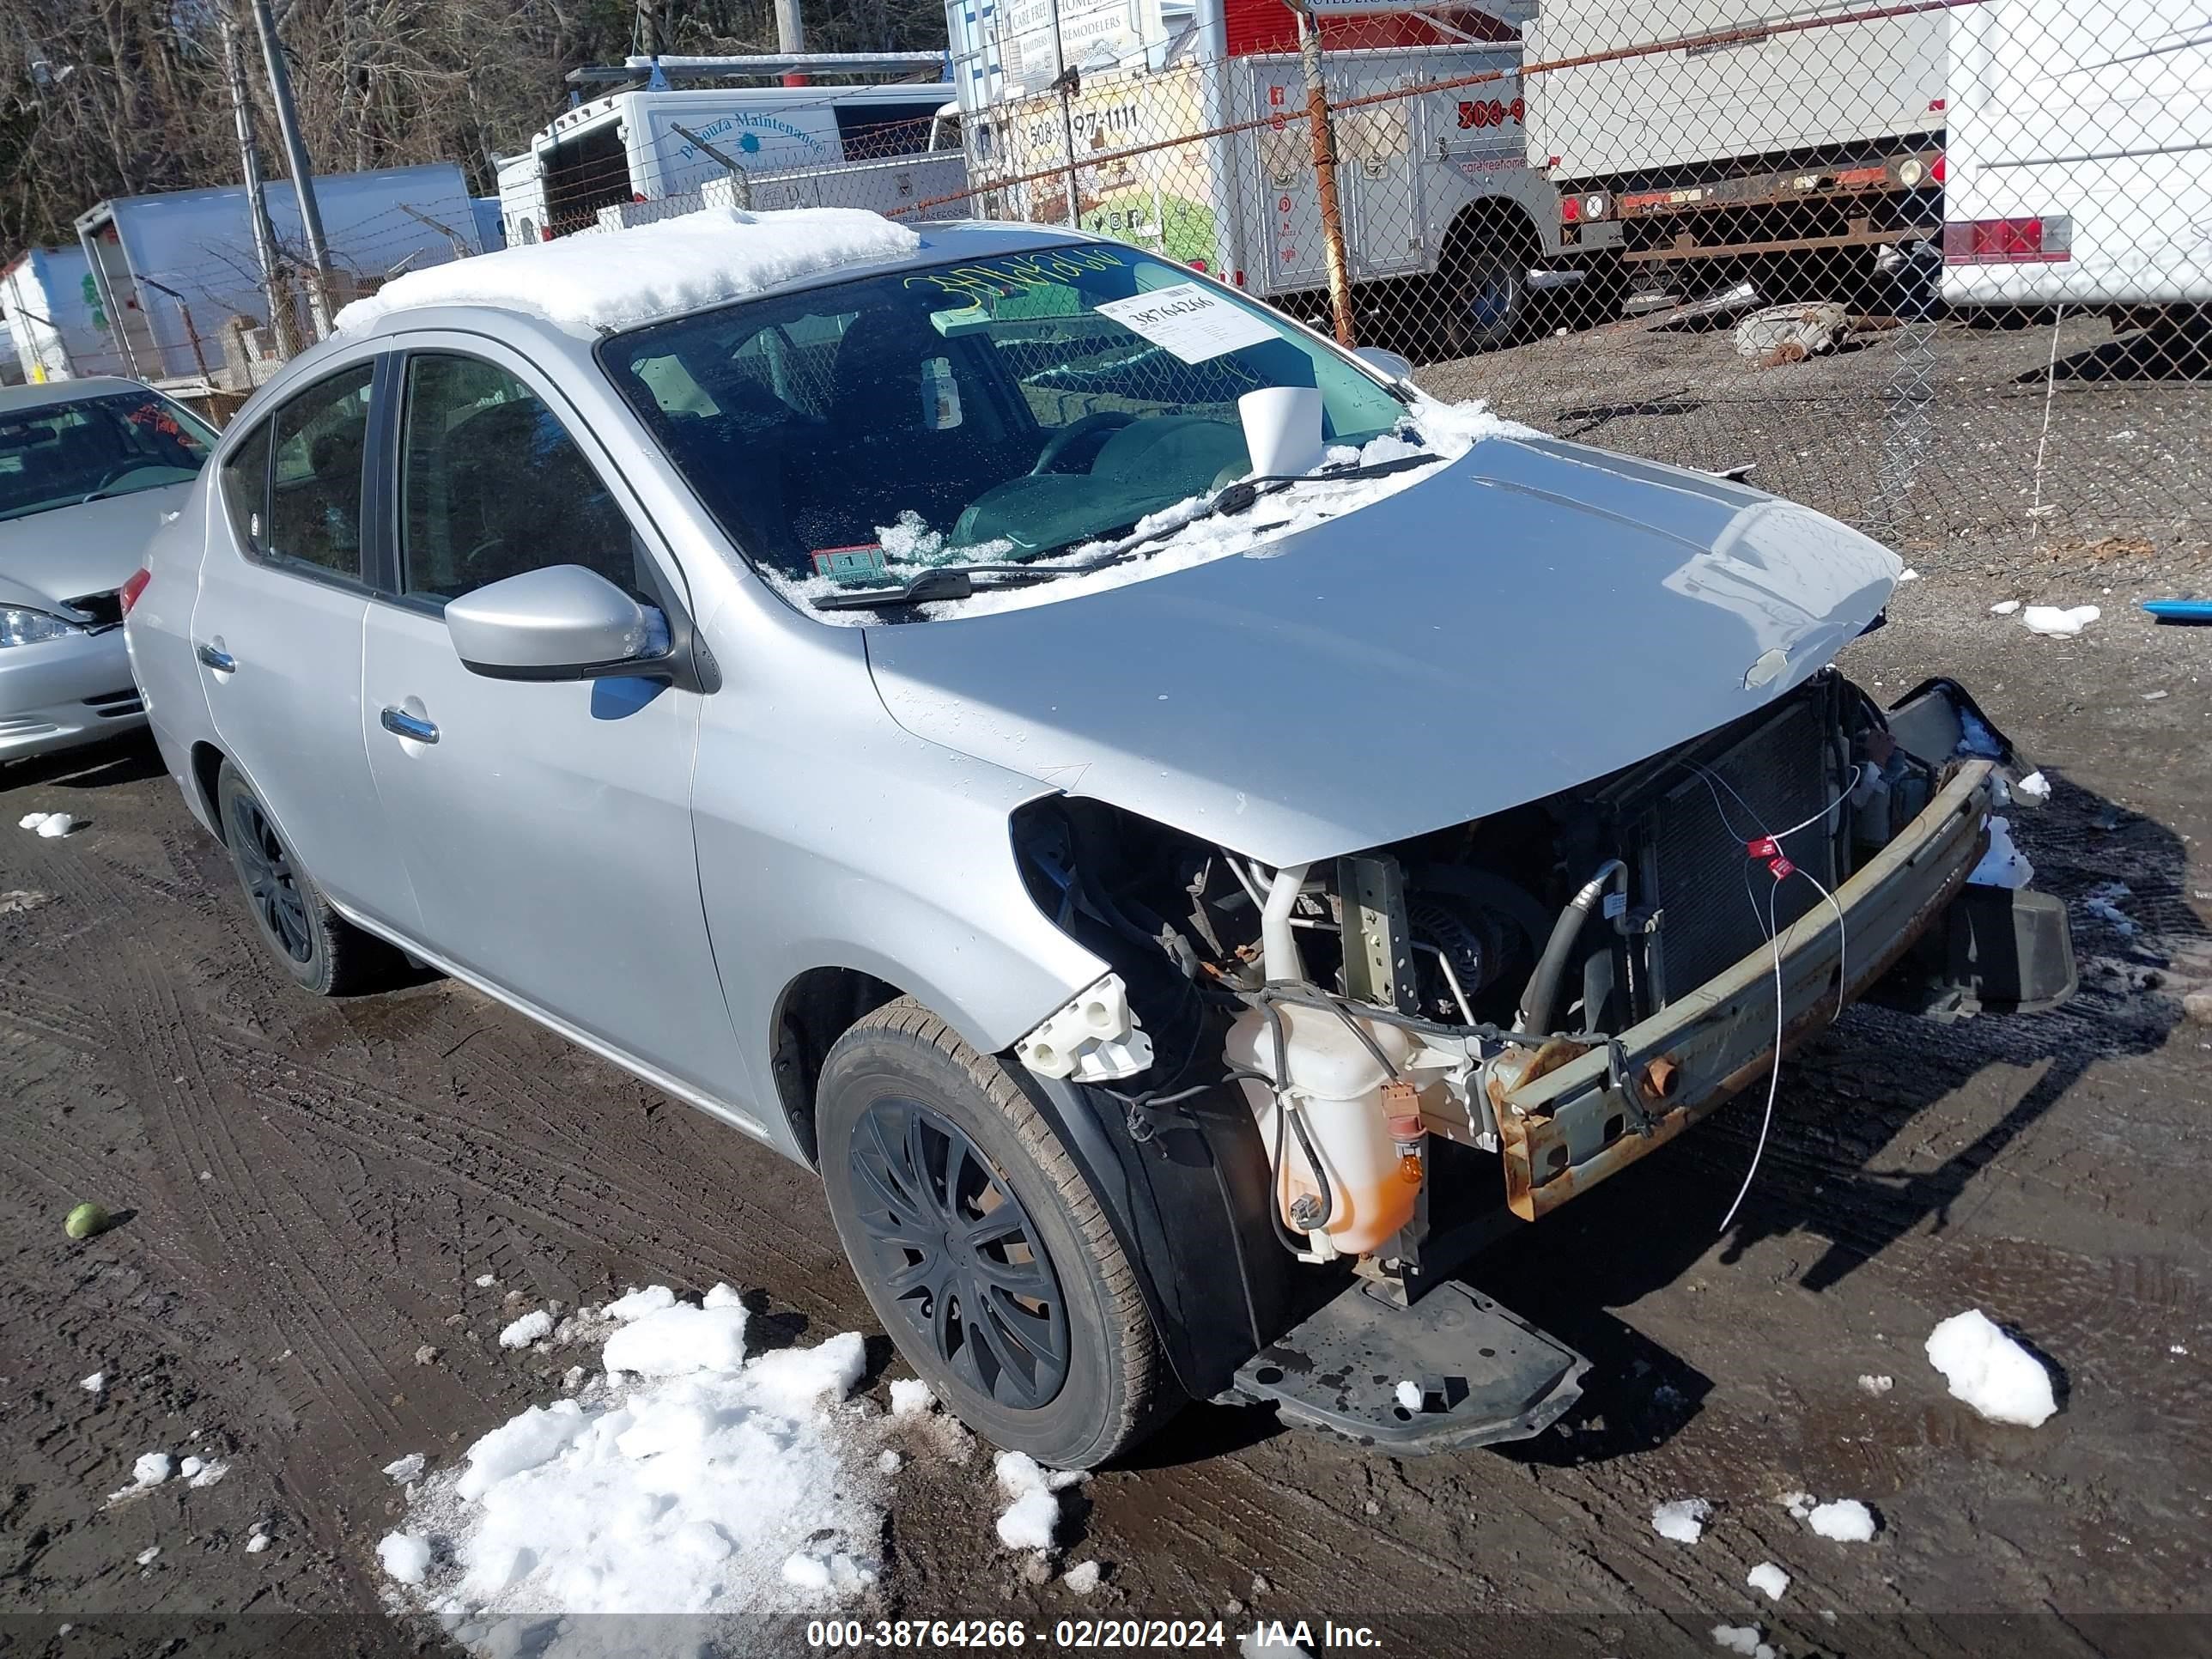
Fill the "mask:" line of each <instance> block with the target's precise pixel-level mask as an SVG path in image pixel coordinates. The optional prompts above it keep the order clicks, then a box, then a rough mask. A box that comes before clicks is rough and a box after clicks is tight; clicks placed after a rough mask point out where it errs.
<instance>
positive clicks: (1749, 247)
mask: <svg viewBox="0 0 2212 1659" xmlns="http://www.w3.org/2000/svg"><path fill="white" fill-rule="evenodd" d="M1969 9H1972V8H1969ZM1951 27H1953V23H1952V21H1951V18H1950V14H1949V11H1948V9H1936V8H1930V9H1923V10H1919V11H1911V12H1904V13H1901V14H1900V12H1899V8H1897V7H1895V6H1891V5H1883V6H1872V5H1869V6H1864V7H1859V8H1854V7H1853V6H1851V5H1850V4H1848V3H1836V0H1830V3H1828V4H1826V5H1824V6H1821V7H1819V8H1816V9H1806V10H1797V11H1790V12H1783V11H1779V10H1775V9H1771V0H1765V3H1762V0H1648V3H1644V4H1640V5H1637V6H1633V7H1625V6H1623V5H1621V4H1620V0H1543V3H1542V5H1541V9H1539V11H1538V13H1537V15H1536V17H1535V20H1534V23H1533V25H1532V26H1531V27H1530V30H1529V33H1528V62H1529V63H1530V64H1531V65H1534V66H1536V67H1537V71H1538V72H1537V73H1536V74H1534V76H1532V81H1533V82H1534V84H1533V85H1532V87H1531V89H1530V95H1529V102H1528V108H1529V112H1530V117H1529V128H1528V136H1529V143H1530V155H1531V157H1532V159H1534V160H1535V161H1537V163H1538V165H1539V166H1540V167H1541V168H1542V169H1543V171H1544V172H1545V173H1546V174H1547V176H1548V177H1549V178H1550V179H1551V180H1552V181H1553V184H1554V185H1556V186H1557V187H1558V188H1559V191H1560V194H1561V197H1562V201H1563V203H1564V204H1565V211H1566V212H1567V213H1569V214H1570V215H1571V216H1572V219H1573V222H1574V228H1575V230H1576V233H1577V242H1578V245H1579V246H1581V247H1582V248H1583V250H1584V251H1585V252H1588V253H1590V254H1593V255H1596V256H1599V258H1600V259H1601V261H1612V260H1617V261H1618V262H1619V264H1618V265H1617V267H1614V268H1613V269H1611V270H1605V269H1604V267H1603V265H1602V264H1601V266H1600V267H1599V269H1601V270H1602V271H1603V274H1604V276H1605V280H1604V282H1603V283H1601V289H1604V290H1606V291H1607V292H1611V293H1615V294H1617V293H1619V292H1620V291H1621V290H1622V289H1625V288H1626V286H1627V284H1628V283H1629V282H1630V281H1631V280H1632V278H1633V276H1634V274H1635V272H1636V270H1637V269H1638V267H1644V268H1645V269H1649V268H1650V267H1652V266H1655V265H1661V264H1680V263H1683V262H1698V261H1720V262H1723V265H1725V266H1726V267H1729V268H1730V269H1732V270H1741V271H1745V272H1748V273H1751V274H1754V275H1757V276H1760V277H1761V279H1762V286H1763V287H1767V288H1771V289H1773V290H1775V292H1774V293H1773V295H1772V296H1771V297H1777V298H1780V297H1786V293H1787V290H1790V289H1795V288H1800V287H1802V286H1803V284H1804V283H1806V282H1807V281H1808V280H1810V281H1813V282H1814V283H1817V284H1824V285H1826V286H1827V287H1830V288H1832V287H1834V286H1836V285H1837V283H1838V271H1839V270H1842V271H1844V272H1848V273H1849V275H1850V279H1851V280H1855V281H1856V280H1871V279H1872V278H1873V276H1875V272H1876V270H1877V269H1878V268H1879V266H1880V264H1881V262H1880V260H1879V258H1878V256H1879V254H1880V252H1881V250H1883V249H1885V248H1889V247H1892V246H1896V245H1899V244H1917V243H1921V242H1929V241H1932V240H1934V239H1935V237H1936V234H1937V227H1938V226H1939V225H1940V223H1941V221H1942V211H1941V195H1942V191H1941V185H1942V152H1943V145H1944V132H1945V118H1946V78H1947V74H1948V46H1947V40H1948V32H1949V30H1950V28H1951ZM1555 65H1556V66H1557V67H1554V66H1555ZM1718 274H1719V271H1718V270H1716V271H1715V275H1716V276H1718Z"/></svg>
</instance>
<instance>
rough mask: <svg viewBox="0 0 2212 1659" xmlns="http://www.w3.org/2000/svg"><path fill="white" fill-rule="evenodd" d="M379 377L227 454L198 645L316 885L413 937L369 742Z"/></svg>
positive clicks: (211, 682)
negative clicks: (364, 713)
mask: <svg viewBox="0 0 2212 1659" xmlns="http://www.w3.org/2000/svg"><path fill="white" fill-rule="evenodd" d="M376 369H377V360H376V358H375V357H374V355H368V356H362V357H361V358H359V359H358V360H357V361H356V362H351V363H349V364H346V365H344V366H343V367H342V368H337V369H334V370H333V371H331V373H330V374H326V375H324V376H323V377H321V378H320V379H319V380H315V381H314V382H313V384H312V385H309V386H306V387H303V388H302V389H301V390H300V391H298V392H295V393H293V394H291V395H289V396H288V397H287V398H284V400H283V402H282V403H280V404H277V405H276V408H275V409H273V410H270V412H269V413H268V414H267V415H265V416H262V417H261V418H260V419H259V421H258V422H256V424H255V425H254V426H253V428H252V430H251V431H250V432H249V433H248V434H247V435H246V437H245V439H244V440H243V441H240V442H237V443H234V444H232V445H229V446H226V447H225V449H224V452H223V459H222V462H221V463H220V465H221V466H222V475H221V479H220V483H221V488H220V489H219V490H218V491H217V492H216V494H217V495H218V497H219V499H218V500H217V501H215V502H214V503H212V504H211V506H210V511H209V515H208V538H209V545H208V550H207V556H206V557H205V558H204V559H203V560H202V562H201V566H200V590H199V597H198V599H197V601H196V602H195V604H194V605H193V607H192V646H193V650H194V653H195V654H196V656H197V659H198V665H199V674H200V679H201V682H202V684H204V687H205V688H206V692H207V701H208V710H209V714H210V716H211V717H212V719H213V720H214V722H215V729H216V736H217V737H218V738H221V740H222V746H223V750H224V752H225V753H226V754H228V756H229V757H230V759H231V760H232V761H233V762H234V763H235V764H236V765H237V766H239V767H240V769H242V770H243V771H244V772H245V773H246V776H247V777H248V778H249V779H251V780H252V783H253V787H254V788H255V790H256V791H257V792H258V793H259V795H260V797H261V799H262V801H263V804H264V805H266V806H267V807H268V809H269V811H270V812H271V813H272V814H273V815H274V816H275V817H276V823H277V827H278V829H280V830H281V831H282V833H283V836H284V839H285V841H286V842H287V843H288V844H289V846H290V847H291V848H292V850H293V852H294V854H295V855H296V856H297V857H298V859H299V860H300V861H301V863H302V864H303V865H305V866H306V867H307V871H308V872H309V873H310V874H311V875H312V876H313V878H314V880H315V882H316V884H317V885H319V887H321V888H322V890H324V891H325V893H327V894H328V895H329V896H331V898H332V899H333V900H334V901H335V902H337V903H338V904H339V905H341V906H343V907H344V908H348V909H350V910H352V911H354V912H356V913H357V914H359V915H364V916H366V917H368V919H370V920H371V921H383V922H385V923H386V924H387V925H389V926H392V927H399V928H403V929H404V928H409V927H411V926H412V925H413V922H414V920H415V915H414V896H413V893H412V890H410V887H409V886H408V884H407V876H406V871H405V868H404V866H403V865H402V864H401V862H400V860H399V855H398V850H397V849H396V848H393V847H392V845H391V844H390V842H388V841H387V840H386V837H385V836H384V834H383V830H382V826H381V823H380V818H379V814H378V812H377V809H376V798H375V794H374V789H373V787H372V786H371V784H370V781H369V772H368V750H367V749H366V747H365V745H364V744H363V743H362V720H361V666H362V657H361V651H362V645H361V641H362V623H363V621H364V620H365V619H366V617H367V616H368V592H369V586H368V570H367V569H366V568H365V565H364V560H365V559H367V558H368V550H369V548H370V547H371V546H372V544H373V543H374V532H375V526H374V512H375V503H374V501H373V500H372V499H371V497H370V495H369V492H368V489H367V488H366V472H365V464H366V459H367V455H368V446H369V422H370V416H371V413H372V399H371V386H372V383H373V381H374V378H375V374H376Z"/></svg>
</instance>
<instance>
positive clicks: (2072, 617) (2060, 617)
mask: <svg viewBox="0 0 2212 1659" xmlns="http://www.w3.org/2000/svg"><path fill="white" fill-rule="evenodd" d="M2104 614H2105V613H2104V612H2103V611H2100V610H2099V609H2098V608H2097V607H2096V606H2095V605H2075V606H2074V607H2073V608H2072V609H2070V610H2068V609H2064V608H2062V607H2061V606H2058V605H2029V606H2028V607H2027V610H2025V611H2021V613H2020V619H2021V621H2022V622H2023V623H2027V631H2028V632H2029V633H2031V634H2050V635H2056V636H2057V637H2058V638H2060V639H2071V638H2073V637H2074V635H2076V634H2078V633H2080V632H2081V630H2082V629H2085V628H2087V626H2088V625H2089V624H2090V623H2093V622H2094V621H2096V620H2097V618H2098V617H2101V616H2103V615H2104Z"/></svg>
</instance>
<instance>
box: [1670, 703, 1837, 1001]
mask: <svg viewBox="0 0 2212 1659" xmlns="http://www.w3.org/2000/svg"><path fill="white" fill-rule="evenodd" d="M1827 708H1828V702H1827V700H1826V698H1820V697H1805V696H1801V697H1798V698H1796V699H1793V700H1792V701H1791V702H1790V703H1789V704H1788V705H1787V706H1786V707H1785V708H1781V709H1778V710H1777V711H1776V712H1775V714H1773V716H1772V717H1771V719H1769V720H1765V722H1763V723H1762V724H1760V725H1759V726H1757V727H1755V728H1754V729H1753V731H1752V732H1749V733H1748V734H1747V735H1746V736H1745V737H1744V738H1741V740H1740V741H1738V742H1737V743H1736V744H1735V745H1733V746H1732V747H1730V748H1729V749H1726V750H1723V751H1722V752H1721V753H1720V754H1719V755H1717V757H1711V758H1710V759H1708V760H1706V761H1705V767H1706V768H1707V769H1708V770H1709V771H1710V773H1711V776H1707V775H1705V774H1702V773H1699V772H1698V771H1695V770H1692V769H1690V768H1689V767H1687V766H1684V767H1681V768H1679V769H1676V771H1675V772H1674V774H1673V775H1671V776H1669V777H1668V778H1666V779H1663V780H1662V782H1661V786H1660V791H1659V793H1657V795H1656V797H1655V798H1654V799H1653V800H1652V802H1651V804H1650V808H1649V809H1648V811H1646V813H1645V814H1644V817H1643V822H1642V827H1641V829H1640V831H1639V833H1638V837H1637V839H1638V845H1639V847H1640V849H1641V854H1642V856H1641V859H1640V863H1641V865H1642V869H1641V871H1640V872H1639V873H1640V875H1641V878H1642V879H1641V882H1640V884H1639V890H1640V893H1641V895H1642V898H1643V902H1644V903H1645V904H1646V905H1655V904H1656V906H1657V907H1658V908H1659V909H1660V911H1661V918H1660V925H1659V927H1658V930H1657V932H1656V934H1655V935H1654V936H1653V939H1652V941H1651V945H1652V949H1651V964H1650V966H1651V987H1652V991H1653V993H1654V995H1655V997H1656V1006H1662V1007H1663V1006H1665V1005H1666V1004H1667V1003H1668V1002H1671V1001H1673V1000H1674V999H1676V998H1678V997H1680V996H1682V995H1684V994H1686V993H1688V992H1690V991H1692V990H1695V989H1696V988H1697V987H1699V986H1700V985H1702V984H1704V983H1705V981H1707V980H1709V979H1711V977H1712V976H1713V975H1715V974H1717V973H1719V972H1720V971H1721V970H1722V969H1724V968H1726V967H1728V966H1729V965H1730V964H1731V963H1735V962H1736V961H1738V960H1740V959H1741V957H1744V956H1745V955H1747V953H1749V952H1750V951H1754V950H1758V949H1759V948H1760V947H1761V946H1763V945H1765V942H1766V938H1767V932H1766V906H1767V902H1768V899H1769V898H1770V896H1771V898H1772V901H1773V904H1774V925H1775V927H1777V928H1782V927H1788V926H1789V925H1790V923H1791V922H1793V921H1796V920H1797V919H1798V918H1799V917H1800V916H1802V915H1804V914H1805V913H1806V912H1807V911H1808V910H1810V909H1812V908H1814V906H1815V905H1822V904H1825V903H1826V900H1825V899H1823V898H1822V897H1821V896H1820V893H1819V891H1818V890H1816V889H1815V888H1814V885H1813V884H1812V883H1811V882H1809V881H1807V880H1806V879H1804V878H1803V877H1802V876H1793V877H1791V878H1789V879H1788V880H1786V881H1784V883H1783V884H1782V885H1781V887H1780V888H1779V889H1777V888H1776V887H1775V878H1774V877H1773V876H1772V875H1771V873H1770V872H1768V870H1767V868H1766V866H1765V862H1764V861H1763V860H1753V858H1752V857H1751V856H1750V854H1748V853H1747V851H1746V850H1745V843H1746V842H1748V841H1751V840H1753V838H1755V837H1757V836H1760V835H1762V834H1765V833H1769V832H1771V831H1774V830H1780V829H1790V827H1791V826H1792V825H1794V824H1797V823H1802V822H1803V821H1804V820H1805V819H1807V818H1809V817H1813V816H1814V814H1816V813H1819V812H1820V811H1821V809H1822V808H1824V807H1826V805H1828V804H1829V803H1830V802H1831V801H1832V800H1833V799H1835V797H1836V794H1837V793H1838V789H1837V784H1838V781H1839V780H1838V779H1837V778H1835V777H1834V775H1833V771H1834V766H1835V762H1834V750H1833V749H1832V746H1831V744H1830V743H1829V741H1828V736H1829V733H1828V729H1827V721H1828V716H1827V714H1826V710H1827ZM1831 828H1832V826H1830V825H1828V824H1827V823H1815V824H1814V825H1812V826H1810V827H1808V828H1807V829H1804V830H1803V831H1802V832H1801V833H1799V834H1797V835H1794V836H1790V839H1789V842H1788V843H1787V845H1786V848H1785V850H1786V851H1787V853H1788V854H1789V856H1790V860H1791V861H1792V862H1793V863H1795V864H1796V866H1798V867H1799V868H1800V869H1802V870H1805V871H1808V872H1810V873H1811V874H1812V875H1813V876H1814V877H1815V878H1817V879H1818V880H1819V881H1820V885H1821V886H1823V887H1826V888H1827V889H1828V890H1830V891H1831V892H1832V891H1834V890H1835V886H1836V850H1835V841H1834V837H1833V836H1832V833H1831Z"/></svg>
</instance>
